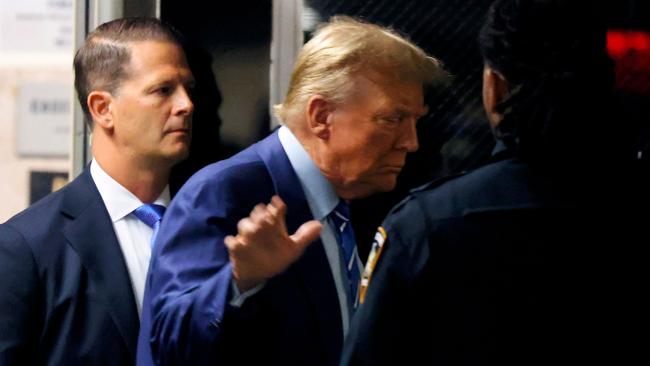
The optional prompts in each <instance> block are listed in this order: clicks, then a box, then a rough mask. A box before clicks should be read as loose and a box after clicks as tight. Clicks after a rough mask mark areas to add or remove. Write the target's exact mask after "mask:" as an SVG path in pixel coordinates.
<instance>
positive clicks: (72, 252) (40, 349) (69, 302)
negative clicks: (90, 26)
mask: <svg viewBox="0 0 650 366" xmlns="http://www.w3.org/2000/svg"><path fill="white" fill-rule="evenodd" d="M74 66H75V87H76V90H77V93H78V97H79V102H80V103H81V105H82V108H83V110H84V112H85V114H86V118H87V120H88V122H89V124H90V126H91V128H92V130H93V134H92V154H93V160H92V162H91V163H90V165H89V168H88V169H86V170H85V171H84V172H83V173H82V174H81V175H80V176H79V177H77V178H76V179H75V180H74V181H72V182H71V183H70V184H68V185H67V186H66V187H64V188H63V189H61V190H60V191H58V192H56V193H53V194H51V195H49V196H48V197H46V198H44V199H43V200H41V201H39V202H37V203H35V204H34V205H33V206H31V207H30V208H28V209H27V210H25V211H23V212H21V213H19V214H18V215H16V216H15V217H13V218H12V219H10V220H9V221H7V222H6V223H4V224H2V225H0V278H2V280H1V281H0V364H2V365H41V364H42V365H130V364H134V361H135V352H136V342H137V334H138V327H139V319H138V318H139V311H140V308H141V302H142V296H143V291H144V281H145V276H146V271H147V268H148V263H149V256H150V253H151V252H150V250H151V249H150V244H151V243H150V241H151V238H152V232H153V230H154V228H155V227H156V226H157V225H158V224H159V223H158V224H157V223H156V220H157V217H156V215H159V214H160V213H161V212H160V210H161V209H160V206H165V205H166V203H167V202H168V201H169V190H168V188H167V179H168V177H169V172H170V169H171V168H172V166H173V165H174V164H176V163H177V162H179V161H180V160H182V159H183V158H184V157H185V156H186V155H187V154H188V149H189V143H190V127H191V121H190V118H191V114H192V110H193V105H192V102H191V100H190V97H189V90H188V89H189V88H191V87H192V84H193V78H192V74H191V72H190V70H189V68H188V67H187V63H186V61H185V56H184V54H183V51H182V49H181V47H180V43H179V41H178V39H177V37H176V35H175V34H174V32H173V31H172V30H171V29H170V28H168V27H167V26H165V25H163V24H162V23H160V22H159V21H158V20H155V19H119V20H115V21H111V22H108V23H105V24H103V25H100V26H99V27H98V28H97V29H96V30H95V31H93V32H92V33H91V34H90V35H89V36H88V39H87V40H86V42H85V44H84V45H83V46H82V47H81V48H80V49H79V51H78V52H77V54H76V56H75V60H74ZM152 203H153V204H156V205H157V206H153V205H151V204H152ZM145 204H149V205H145ZM152 215H153V217H154V219H153V221H151V220H150V218H151V217H152Z"/></svg>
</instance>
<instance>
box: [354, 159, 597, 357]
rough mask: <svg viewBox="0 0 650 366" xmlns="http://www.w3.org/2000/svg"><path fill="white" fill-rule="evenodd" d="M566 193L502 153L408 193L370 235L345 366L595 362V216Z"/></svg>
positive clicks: (559, 180) (569, 191) (560, 184)
mask: <svg viewBox="0 0 650 366" xmlns="http://www.w3.org/2000/svg"><path fill="white" fill-rule="evenodd" d="M571 186H572V185H571V184H569V183H567V182H565V181H562V178H561V177H556V178H553V177H549V176H547V175H545V174H543V173H542V172H538V171H535V170H534V169H531V168H530V167H529V166H527V165H526V164H524V163H522V162H520V161H518V160H517V159H515V158H512V157H509V156H508V155H507V154H505V155H503V156H502V158H501V159H495V161H493V162H492V163H490V164H488V165H486V166H484V167H482V168H480V169H477V170H475V171H473V172H471V173H469V174H466V175H462V176H459V177H453V178H451V179H445V180H441V181H437V182H434V183H431V184H429V185H427V186H424V187H422V188H420V189H418V190H416V191H414V192H412V194H411V195H410V196H409V197H408V198H407V199H405V200H404V201H403V202H401V203H400V204H399V205H397V206H396V207H395V208H394V209H393V210H392V211H391V213H390V214H389V216H388V217H387V218H386V220H385V221H384V223H383V224H382V227H381V228H380V230H379V233H378V234H377V237H376V240H375V245H374V246H375V248H374V249H373V253H371V256H370V258H369V262H368V265H367V270H368V271H367V272H366V273H365V274H364V277H365V278H364V281H365V282H368V281H369V285H368V283H364V285H368V288H367V292H365V293H363V295H364V299H363V303H362V305H361V306H360V308H359V309H358V310H357V312H356V314H355V318H354V320H353V324H352V328H351V333H350V334H349V336H348V339H347V342H346V345H345V349H344V354H343V358H342V364H343V365H348V364H351V365H383V364H386V365H388V364H404V365H410V364H435V365H452V364H453V365H486V364H494V365H503V364H518V365H530V364H555V363H557V362H559V360H562V362H582V361H584V360H585V358H584V354H585V352H588V353H587V354H588V356H589V357H593V358H598V355H599V354H600V348H599V346H598V344H599V339H596V338H598V337H599V335H600V334H601V330H602V325H603V323H602V321H600V319H601V318H602V316H601V315H600V314H599V310H598V309H597V308H598V306H597V305H598V304H604V303H605V302H603V299H602V298H601V297H599V296H601V294H600V293H599V291H598V287H599V285H600V284H601V280H602V278H600V276H596V275H595V273H597V271H598V268H597V267H599V266H600V265H601V263H599V262H598V261H596V260H595V258H596V257H597V256H600V255H601V251H600V250H599V248H597V246H598V244H597V241H594V235H597V231H595V230H594V227H593V226H594V225H596V226H597V224H596V221H592V220H591V219H592V218H594V217H596V214H595V213H594V212H593V210H592V208H588V207H586V206H584V205H583V203H584V202H585V201H589V199H588V198H587V199H586V200H584V201H581V200H583V198H584V197H583V198H577V197H578V196H579V195H575V194H574V193H575V191H574V190H573V189H571V188H568V187H571ZM594 206H597V205H594ZM379 247H380V248H379ZM379 249H381V250H379ZM378 254H379V255H378ZM373 262H376V266H375V268H374V270H373V268H372V267H373ZM368 272H371V273H368ZM368 277H369V278H368ZM602 296H605V295H604V294H602ZM594 304H596V306H594Z"/></svg>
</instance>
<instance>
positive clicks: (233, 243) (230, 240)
mask: <svg viewBox="0 0 650 366" xmlns="http://www.w3.org/2000/svg"><path fill="white" fill-rule="evenodd" d="M223 243H224V244H225V245H226V248H228V251H231V250H235V249H236V248H237V246H239V245H241V243H240V242H239V241H238V240H237V239H236V238H235V237H234V236H232V235H226V237H225V238H223Z"/></svg>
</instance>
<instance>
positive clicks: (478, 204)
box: [407, 159, 561, 221]
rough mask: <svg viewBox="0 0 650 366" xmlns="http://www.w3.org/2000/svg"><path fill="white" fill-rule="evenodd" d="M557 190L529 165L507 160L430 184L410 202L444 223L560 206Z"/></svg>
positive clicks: (415, 191)
mask: <svg viewBox="0 0 650 366" xmlns="http://www.w3.org/2000/svg"><path fill="white" fill-rule="evenodd" d="M556 186H557V184H556V182H553V181H552V180H550V179H547V178H546V177H544V176H543V175H538V174H536V173H535V172H534V171H532V170H531V169H530V167H528V166H527V165H526V164H524V163H522V162H520V161H518V160H515V159H507V160H501V161H497V162H493V163H490V164H487V165H485V166H483V167H480V168H478V169H476V170H473V171H470V172H467V173H465V174H461V175H457V176H452V177H448V178H444V179H441V180H437V181H434V182H431V183H429V184H427V185H424V186H422V187H420V188H418V189H415V190H413V191H412V192H411V194H410V196H409V198H408V199H407V201H412V202H413V203H411V204H412V205H415V204H417V205H419V206H420V207H421V209H422V211H423V213H424V215H425V216H426V217H427V218H428V219H429V220H432V221H435V220H445V219H452V218H457V217H461V216H464V215H467V214H468V213H472V212H484V211H500V210H513V209H524V208H537V207H540V206H547V205H555V204H560V203H559V202H557V201H558V200H560V199H561V198H560V197H559V196H558V195H557V189H556V188H557V187H556Z"/></svg>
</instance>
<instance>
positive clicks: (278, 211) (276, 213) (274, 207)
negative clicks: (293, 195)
mask: <svg viewBox="0 0 650 366" xmlns="http://www.w3.org/2000/svg"><path fill="white" fill-rule="evenodd" d="M267 211H268V212H269V213H270V214H271V215H273V217H275V218H282V219H284V215H285V213H286V212H287V205H285V204H284V201H283V200H282V198H280V196H278V195H275V196H273V197H271V202H270V203H269V205H268V207H267Z"/></svg>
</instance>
